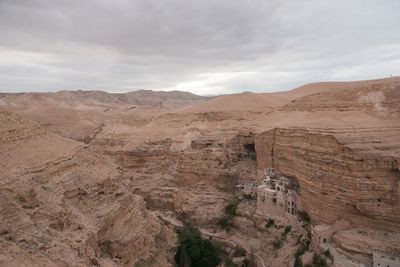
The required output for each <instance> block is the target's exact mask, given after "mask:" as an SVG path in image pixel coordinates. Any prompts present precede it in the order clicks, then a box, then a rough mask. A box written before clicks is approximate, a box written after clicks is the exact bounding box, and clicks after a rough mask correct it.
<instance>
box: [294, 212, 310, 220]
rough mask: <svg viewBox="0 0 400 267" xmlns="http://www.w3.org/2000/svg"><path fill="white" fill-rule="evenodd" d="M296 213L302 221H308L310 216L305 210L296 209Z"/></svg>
mask: <svg viewBox="0 0 400 267" xmlns="http://www.w3.org/2000/svg"><path fill="white" fill-rule="evenodd" d="M297 214H298V215H299V217H300V219H301V220H302V221H305V222H308V223H309V222H310V221H311V219H310V216H309V215H308V213H307V211H305V210H299V211H297Z"/></svg>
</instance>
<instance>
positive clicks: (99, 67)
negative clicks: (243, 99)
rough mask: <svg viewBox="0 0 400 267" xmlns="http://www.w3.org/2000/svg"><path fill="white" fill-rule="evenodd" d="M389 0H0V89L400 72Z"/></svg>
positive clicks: (204, 84)
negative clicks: (378, 67)
mask: <svg viewBox="0 0 400 267" xmlns="http://www.w3.org/2000/svg"><path fill="white" fill-rule="evenodd" d="M398 10H400V3H399V1H395V0H393V1H390V0H386V1H379V2H378V1H361V0H359V1H358V0H348V1H344V0H340V1H327V0H322V1H321V0H306V1H278V0H273V1H261V0H252V1H250V0H247V1H246V0H240V1H211V0H204V1H189V0H170V1H149V0H135V1H127V0H101V1H90V0H80V1H77V0H76V1H61V0H58V1H57V0H54V1H51V0H38V1H23V0H0V33H1V35H0V58H3V59H4V60H2V61H0V91H27V90H44V91H46V90H50V91H54V90H59V89H98V90H108V91H129V90H135V89H139V88H144V89H153V90H154V89H155V90H163V89H164V90H165V89H166V90H172V89H180V90H190V91H192V92H194V93H198V94H208V93H210V92H212V93H231V92H239V91H244V90H247V91H257V92H267V91H276V90H284V89H290V88H292V87H295V86H299V85H301V84H302V83H305V82H313V81H321V80H331V79H337V80H353V79H369V78H377V77H382V76H387V75H390V74H394V75H395V74H397V75H398V73H395V72H396V71H398V70H399V69H400V63H399V59H400V54H399V52H398V51H400V31H399V30H398V29H400V18H399V17H398V16H397V11H398ZM374 65H379V66H380V69H376V68H374Z"/></svg>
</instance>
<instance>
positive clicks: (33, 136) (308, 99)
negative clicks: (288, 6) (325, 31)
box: [0, 77, 400, 267]
mask: <svg viewBox="0 0 400 267" xmlns="http://www.w3.org/2000/svg"><path fill="white" fill-rule="evenodd" d="M266 168H275V169H276V171H277V172H278V174H279V175H282V176H285V177H290V179H292V180H293V181H295V182H296V183H297V184H298V187H299V190H300V191H299V195H300V199H301V204H302V210H304V211H305V212H307V214H308V215H309V217H310V219H311V225H310V227H313V226H314V227H316V226H318V225H319V226H321V225H323V226H334V225H338V223H342V222H343V223H345V224H346V227H345V228H338V230H337V231H334V232H333V233H331V236H330V240H329V242H328V243H327V244H326V246H327V247H328V248H330V250H331V251H334V253H333V254H334V260H333V261H332V260H330V258H329V257H327V261H328V262H329V264H331V265H333V266H346V265H347V264H352V265H354V266H372V263H373V260H374V259H373V255H375V254H374V253H379V254H383V255H388V256H390V257H393V258H394V261H395V260H396V259H395V258H396V257H398V256H400V78H399V77H393V78H387V79H380V80H369V81H358V82H326V83H315V84H309V85H305V86H302V87H299V88H296V89H294V90H290V91H287V92H279V93H270V94H253V93H243V94H236V95H224V96H218V97H201V96H196V95H192V94H190V93H184V92H153V91H144V90H141V91H137V92H132V93H125V94H111V93H105V92H100V91H59V92H56V93H18V94H0V197H1V202H0V248H1V252H0V266H174V255H175V252H176V249H177V246H178V236H177V234H176V228H179V227H181V226H182V223H184V222H185V221H190V222H192V223H193V224H194V225H196V226H197V227H199V229H200V230H201V232H202V234H203V236H204V237H205V238H208V239H212V240H213V241H214V242H217V243H218V244H220V245H221V246H222V247H223V249H224V250H225V251H227V252H228V254H229V251H232V250H233V249H234V248H235V247H237V246H240V247H243V248H244V249H245V250H246V251H247V255H251V257H252V258H253V261H254V264H255V265H257V266H290V267H291V266H293V264H294V262H295V260H296V256H295V254H296V251H297V250H298V249H299V246H301V243H302V240H303V239H305V238H306V235H307V234H308V232H310V230H307V229H305V227H303V226H304V225H296V224H293V223H291V224H290V225H291V226H292V228H291V230H290V232H289V233H287V234H283V232H284V229H285V227H286V226H288V225H289V222H287V220H284V219H282V220H281V218H279V217H280V215H279V214H274V213H271V212H270V213H268V212H260V209H259V208H258V207H257V201H256V199H252V198H251V197H250V198H243V199H239V197H238V191H237V187H236V185H239V184H247V183H249V182H260V181H262V180H263V179H264V169H266ZM230 204H237V205H238V206H237V210H236V213H235V215H234V216H233V217H232V218H230V220H229V222H228V225H229V227H228V228H227V227H221V225H220V223H219V222H220V220H221V218H223V217H224V216H226V211H225V208H226V207H227V206H228V205H230ZM271 218H274V222H275V223H274V225H273V226H272V227H266V224H267V223H268V220H269V219H271ZM283 237H284V238H283ZM309 239H310V241H311V239H312V237H309ZM277 240H281V244H279V245H276V241H277ZM321 249H322V248H321V247H318V246H317V245H316V244H315V243H313V244H312V245H311V247H310V251H309V252H307V253H305V254H304V255H302V256H301V258H302V261H303V263H310V264H311V258H312V255H313V253H320V254H321V255H323V254H322V252H323V251H322V250H321ZM335 253H336V254H335ZM335 259H336V260H335ZM223 264H224V263H223Z"/></svg>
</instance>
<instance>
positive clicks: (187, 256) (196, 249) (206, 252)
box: [174, 222, 221, 267]
mask: <svg viewBox="0 0 400 267" xmlns="http://www.w3.org/2000/svg"><path fill="white" fill-rule="evenodd" d="M179 242H180V244H179V246H178V250H177V251H176V254H175V257H174V258H175V262H176V263H177V265H178V266H179V267H189V266H190V267H202V266H210V267H214V266H217V265H218V264H219V263H220V262H221V260H220V259H219V258H218V256H217V253H216V249H215V247H214V245H213V244H212V243H211V242H210V241H209V240H204V239H202V238H201V236H200V231H199V230H198V229H197V228H196V227H194V226H193V225H192V224H191V223H190V222H189V223H185V225H184V227H183V230H182V231H181V232H180V233H179Z"/></svg>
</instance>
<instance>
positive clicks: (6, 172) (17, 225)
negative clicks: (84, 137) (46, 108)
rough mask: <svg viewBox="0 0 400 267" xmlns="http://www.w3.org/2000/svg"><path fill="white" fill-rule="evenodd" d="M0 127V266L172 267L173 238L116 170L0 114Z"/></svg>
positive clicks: (81, 147)
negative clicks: (144, 266)
mask: <svg viewBox="0 0 400 267" xmlns="http://www.w3.org/2000/svg"><path fill="white" fill-rule="evenodd" d="M0 125H1V131H0V133H1V135H0V136H1V139H0V162H1V165H0V168H1V172H0V198H1V202H0V217H1V220H0V247H1V253H0V265H2V266H82V265H102V266H121V265H123V264H126V265H134V264H136V263H137V262H140V261H143V262H146V261H153V260H156V261H157V262H159V263H160V265H165V266H168V265H172V255H173V253H172V252H171V250H172V249H173V247H174V246H175V241H174V240H175V234H174V233H173V231H172V230H171V229H169V228H168V227H166V226H165V225H164V224H162V223H161V222H160V221H159V220H158V219H157V218H156V217H155V216H153V215H150V214H149V212H148V211H147V209H146V204H145V202H144V200H143V198H142V197H140V196H137V195H133V194H132V193H131V192H129V190H127V188H125V186H124V182H123V179H120V178H121V171H120V170H119V168H118V165H115V164H114V163H113V162H112V161H110V159H109V158H107V157H106V156H103V155H101V154H99V153H97V152H96V151H94V150H93V149H92V148H89V147H87V146H86V145H85V144H82V143H79V142H76V141H74V140H70V139H66V138H63V137H60V136H57V135H55V134H53V133H50V132H47V131H46V130H45V129H44V128H42V127H41V126H40V125H39V124H38V123H36V122H32V121H29V120H27V119H24V118H21V117H20V116H18V115H15V114H13V113H11V112H8V111H4V110H2V109H0ZM112 259H113V260H112Z"/></svg>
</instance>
